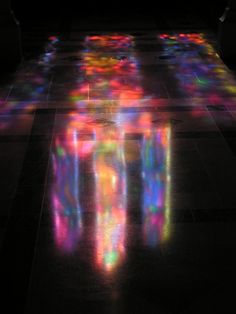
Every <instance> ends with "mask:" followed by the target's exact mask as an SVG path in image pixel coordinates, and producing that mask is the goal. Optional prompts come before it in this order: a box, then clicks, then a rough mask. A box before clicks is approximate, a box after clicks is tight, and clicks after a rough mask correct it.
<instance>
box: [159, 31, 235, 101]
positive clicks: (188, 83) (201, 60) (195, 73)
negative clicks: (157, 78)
mask: <svg viewBox="0 0 236 314" xmlns="http://www.w3.org/2000/svg"><path fill="white" fill-rule="evenodd" d="M159 38H160V40H161V42H162V46H163V50H164V56H167V61H166V62H167V63H168V65H169V68H170V70H171V71H173V75H174V76H175V77H176V79H177V84H178V88H179V91H180V92H181V94H182V96H183V97H184V96H187V97H197V98H198V97H199V98H202V97H204V98H205V99H206V100H209V101H210V102H213V103H216V104H217V103H221V102H222V101H223V98H224V97H227V96H228V97H233V96H235V95H236V85H235V79H234V77H233V75H232V74H231V72H230V70H229V69H228V68H227V67H226V66H225V65H224V64H223V62H222V61H221V60H220V58H219V56H218V54H217V53H216V50H215V48H214V47H213V44H211V43H210V41H209V40H208V39H207V38H206V36H205V35H204V34H203V33H190V34H185V33H174V34H161V35H160V36H159Z"/></svg>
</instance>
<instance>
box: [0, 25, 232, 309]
mask: <svg viewBox="0 0 236 314" xmlns="http://www.w3.org/2000/svg"><path fill="white" fill-rule="evenodd" d="M34 32H35V33H34ZM37 32H38V38H40V35H42V38H44V37H45V34H47V40H45V42H44V40H43V41H42V42H44V48H43V51H41V54H40V55H38V56H37V57H31V58H30V59H29V60H26V61H25V62H24V64H23V65H22V66H21V67H20V68H19V69H18V70H17V72H16V73H15V75H14V77H13V78H11V79H10V80H4V78H3V79H2V85H1V87H0V169H1V174H2V175H1V180H0V185H1V194H0V198H1V204H2V206H1V212H0V239H1V256H2V258H1V263H2V264H1V269H2V274H1V276H2V280H3V281H2V282H3V286H4V290H5V293H4V298H3V303H4V302H5V301H6V302H7V308H8V310H9V313H12V311H13V310H15V311H16V312H17V313H27V314H37V313H63V314H64V313H68V314H73V313H89V314H90V313H91V314H92V313H102V314H106V313H109V314H111V313H116V314H128V313H134V314H136V313H137V314H144V313H161V314H177V313H178V314H180V313H181V314H184V313H186V314H187V313H188V314H192V313H208V314H209V313H213V312H214V313H225V314H227V313H231V312H230V310H231V306H232V305H233V300H234V298H233V292H234V290H232V289H231V286H232V285H234V284H235V278H236V277H235V272H234V264H235V261H236V259H235V257H236V255H235V253H234V251H235V244H236V233H235V230H236V228H235V226H236V219H235V218H236V214H235V213H236V199H235V183H236V155H235V154H236V141H235V138H236V122H235V119H236V114H235V112H236V81H235V78H234V75H235V74H234V73H233V72H231V71H230V70H229V69H228V68H227V67H226V66H225V65H224V64H223V62H222V61H221V60H220V58H219V56H218V55H217V52H216V48H215V38H214V35H213V34H211V32H209V31H203V30H202V29H199V30H198V29H195V30H188V29H184V30H183V29H182V30H180V31H178V30H175V31H172V30H170V29H169V30H168V31H166V30H165V31H163V30H149V31H143V30H142V31H139V32H137V31H125V32H124V31H122V32H121V31H120V32H105V31H104V32H102V31H100V32H97V33H96V34H95V33H92V32H86V31H83V32H82V31H78V30H76V28H74V29H73V25H72V26H71V29H70V31H67V32H64V33H62V34H59V33H58V34H55V33H53V32H50V31H49V30H48V29H47V27H45V28H41V29H40V28H37V29H35V30H32V33H31V32H28V33H26V34H25V36H26V38H25V41H26V42H27V43H28V45H29V47H30V45H32V46H33V44H34V43H35V39H34V36H32V34H37ZM11 300H12V301H11ZM13 300H14V302H13ZM7 313H8V312H7Z"/></svg>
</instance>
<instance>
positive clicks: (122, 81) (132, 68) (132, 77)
mask: <svg viewBox="0 0 236 314" xmlns="http://www.w3.org/2000/svg"><path fill="white" fill-rule="evenodd" d="M85 46H86V50H85V51H84V52H83V53H82V59H83V61H82V63H80V65H79V67H80V70H82V71H83V72H84V80H83V82H81V80H79V83H78V88H76V89H74V90H72V91H71V93H70V100H71V101H75V102H78V106H79V105H80V104H81V103H80V101H83V100H88V101H91V100H98V99H99V100H109V101H112V100H117V101H123V102H125V101H126V100H130V99H132V100H135V99H136V100H139V99H141V98H142V97H143V89H142V87H141V85H140V80H141V78H140V75H139V71H138V64H137V61H136V59H135V56H134V51H133V40H132V37H131V36H125V35H123V36H119V35H115V36H112V35H103V36H87V37H86V41H85Z"/></svg>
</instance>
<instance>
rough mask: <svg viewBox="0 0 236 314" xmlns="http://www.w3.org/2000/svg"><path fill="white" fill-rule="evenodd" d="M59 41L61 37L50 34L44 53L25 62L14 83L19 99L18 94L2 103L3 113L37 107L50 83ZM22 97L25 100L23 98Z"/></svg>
mask: <svg viewBox="0 0 236 314" xmlns="http://www.w3.org/2000/svg"><path fill="white" fill-rule="evenodd" d="M58 42H59V37H56V36H50V37H49V38H48V42H47V44H46V46H45V49H44V53H43V54H42V55H40V56H39V59H38V60H33V61H31V60H30V61H28V62H26V63H24V64H23V66H22V68H21V69H20V70H19V71H17V72H16V75H15V78H14V82H13V85H14V88H17V90H18V91H19V99H18V97H17V94H16V95H15V96H14V98H13V100H12V101H8V102H4V103H3V104H1V107H0V113H1V114H6V115H7V114H11V113H12V111H14V110H24V111H25V112H31V111H33V110H34V109H35V106H36V103H37V102H38V101H39V100H41V96H42V95H43V94H45V93H46V91H47V89H48V86H49V84H50V80H51V75H52V73H51V68H52V66H53V60H54V58H55V55H56V51H57V43H58ZM12 91H14V90H12ZM12 91H11V92H12ZM10 96H11V93H10ZM22 98H23V100H21V99H22ZM45 100H46V99H45Z"/></svg>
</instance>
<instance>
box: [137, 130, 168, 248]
mask: <svg viewBox="0 0 236 314" xmlns="http://www.w3.org/2000/svg"><path fill="white" fill-rule="evenodd" d="M170 139H171V128H170V127H169V126H163V127H160V128H157V129H154V130H150V132H148V133H147V132H146V133H144V135H143V139H142V146H141V151H142V178H143V232H144V239H145V241H146V244H147V245H149V246H150V247H155V246H157V245H158V244H159V243H161V242H163V241H165V240H166V239H168V237H169V231H170V184H171V177H170V156H171V152H170Z"/></svg>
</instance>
